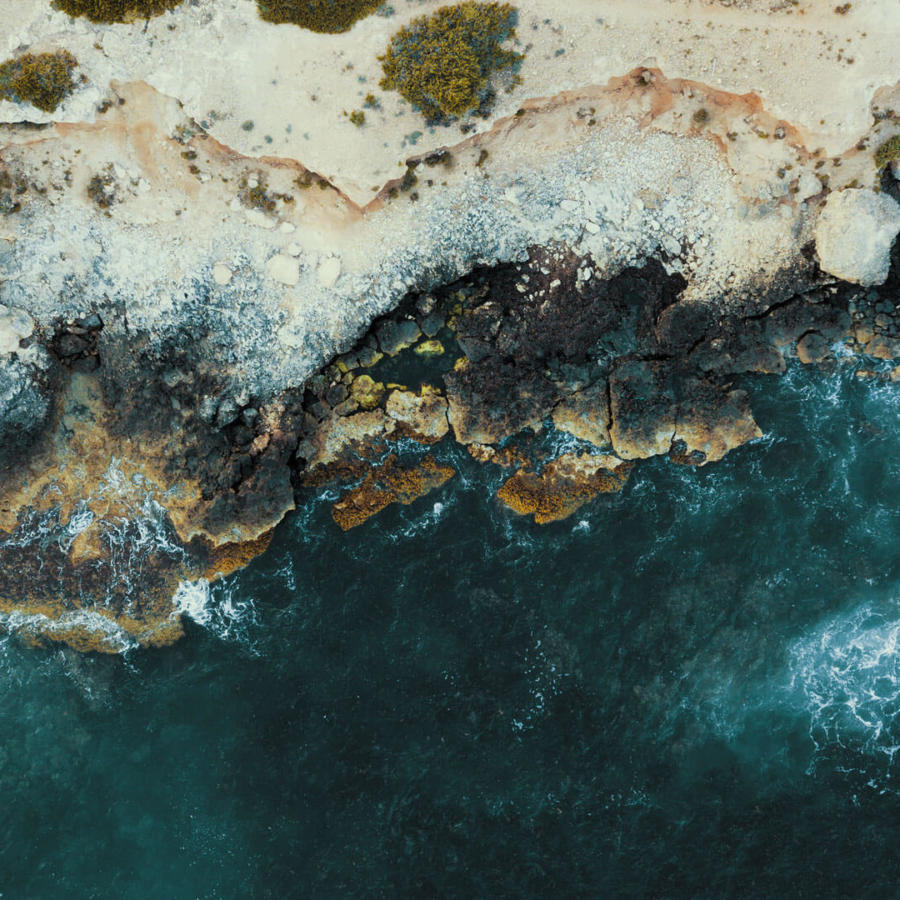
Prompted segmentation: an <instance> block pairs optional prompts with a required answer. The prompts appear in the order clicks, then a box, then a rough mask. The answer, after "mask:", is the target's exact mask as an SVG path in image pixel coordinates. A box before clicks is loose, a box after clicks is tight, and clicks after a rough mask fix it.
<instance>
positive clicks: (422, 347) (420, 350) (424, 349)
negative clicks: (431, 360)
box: [413, 339, 444, 357]
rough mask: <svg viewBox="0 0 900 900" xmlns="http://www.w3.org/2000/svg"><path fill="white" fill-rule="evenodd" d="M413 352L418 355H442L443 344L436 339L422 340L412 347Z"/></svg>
mask: <svg viewBox="0 0 900 900" xmlns="http://www.w3.org/2000/svg"><path fill="white" fill-rule="evenodd" d="M413 352H414V353H416V354H418V355H419V356H425V357H432V356H442V355H443V353H444V345H443V344H442V343H441V342H440V341H438V340H434V339H432V340H430V341H422V343H421V344H417V345H416V347H415V348H414V351H413Z"/></svg>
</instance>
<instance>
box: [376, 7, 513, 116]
mask: <svg viewBox="0 0 900 900" xmlns="http://www.w3.org/2000/svg"><path fill="white" fill-rule="evenodd" d="M515 21H516V10H515V7H513V6H510V5H509V4H508V3H502V4H501V3H476V2H474V0H467V2H465V3H459V4H457V5H456V6H444V7H441V8H440V9H439V10H437V11H436V12H434V13H432V14H431V15H430V16H420V17H419V18H417V19H413V20H412V22H410V23H409V25H407V26H406V27H405V28H401V29H400V31H398V32H397V33H396V34H395V35H394V37H393V38H392V39H391V43H390V45H389V46H388V49H387V52H386V53H385V55H384V56H382V57H381V66H382V69H383V70H384V78H382V79H381V82H380V84H381V87H382V88H384V89H385V90H395V91H399V92H400V94H401V95H402V96H403V97H404V98H406V99H407V100H408V101H409V102H410V103H412V105H413V106H415V107H416V108H417V109H419V110H420V111H421V112H422V113H423V114H424V115H425V116H426V118H428V119H430V120H432V121H447V120H449V119H451V118H455V117H457V116H461V115H463V114H464V113H467V112H469V111H470V110H473V109H477V108H478V107H480V106H483V105H484V104H485V102H489V99H490V97H491V87H490V79H491V76H492V75H494V74H495V73H498V72H503V71H506V72H509V71H511V70H512V69H513V68H514V67H515V66H517V65H518V64H519V63H520V62H521V61H522V59H524V57H523V56H522V54H520V53H515V52H514V51H512V50H504V49H503V48H502V47H501V44H502V43H503V42H504V41H506V40H509V39H510V38H513V37H515Z"/></svg>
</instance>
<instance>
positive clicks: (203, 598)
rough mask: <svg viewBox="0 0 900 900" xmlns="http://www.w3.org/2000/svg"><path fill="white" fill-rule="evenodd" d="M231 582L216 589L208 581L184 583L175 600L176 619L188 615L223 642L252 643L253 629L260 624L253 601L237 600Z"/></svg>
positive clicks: (221, 584) (202, 579)
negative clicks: (251, 633) (251, 631)
mask: <svg viewBox="0 0 900 900" xmlns="http://www.w3.org/2000/svg"><path fill="white" fill-rule="evenodd" d="M235 594H236V589H235V587H234V585H233V584H232V583H231V582H220V583H219V584H217V585H216V586H215V588H213V586H212V585H211V584H210V583H209V581H207V580H206V579H205V578H200V579H198V580H197V581H182V582H181V583H180V584H179V585H178V588H177V589H176V591H175V595H174V596H173V597H172V606H173V612H172V615H173V616H182V615H183V616H187V617H188V618H189V619H191V621H193V622H195V623H196V624H197V625H200V626H202V627H203V628H205V629H206V630H207V631H209V632H210V633H211V634H214V635H215V636H216V637H217V638H218V639H219V640H221V641H236V642H238V643H242V644H248V645H249V644H250V643H251V642H250V628H251V627H252V626H254V625H256V624H257V611H256V604H255V603H254V602H253V600H252V598H249V597H244V598H241V599H237V598H236V596H235Z"/></svg>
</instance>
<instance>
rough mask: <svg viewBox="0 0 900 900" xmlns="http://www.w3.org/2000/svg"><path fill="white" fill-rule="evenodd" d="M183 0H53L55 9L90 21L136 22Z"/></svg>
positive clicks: (173, 7)
mask: <svg viewBox="0 0 900 900" xmlns="http://www.w3.org/2000/svg"><path fill="white" fill-rule="evenodd" d="M183 2H184V0H53V5H54V6H55V7H56V8H57V9H61V10H62V11H63V12H65V13H68V14H69V15H70V16H84V17H85V18H87V19H90V20H91V21H92V22H102V23H104V24H112V23H113V22H137V21H140V20H141V19H150V18H152V17H153V16H158V15H161V14H162V13H164V12H166V11H167V10H170V9H175V7H176V6H180V5H181V4H182V3H183Z"/></svg>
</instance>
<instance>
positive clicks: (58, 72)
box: [0, 50, 78, 112]
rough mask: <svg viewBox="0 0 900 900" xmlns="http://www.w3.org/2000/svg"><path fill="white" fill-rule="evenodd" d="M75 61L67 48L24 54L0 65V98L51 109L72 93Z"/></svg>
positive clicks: (44, 109)
mask: <svg viewBox="0 0 900 900" xmlns="http://www.w3.org/2000/svg"><path fill="white" fill-rule="evenodd" d="M77 66H78V61H77V60H76V59H75V57H74V56H72V54H71V53H69V52H67V51H66V50H59V51H57V52H56V53H39V54H37V55H35V54H33V53H26V54H25V55H24V56H18V57H16V58H15V59H8V60H7V61H6V62H5V63H2V64H0V98H2V99H4V100H12V101H13V102H14V103H30V104H31V105H32V106H36V107H37V108H38V109H42V110H43V111H44V112H53V111H54V110H55V109H56V107H57V106H59V104H60V103H61V102H62V101H63V100H64V99H65V98H66V97H67V96H68V95H69V94H71V93H72V89H73V88H74V87H75V83H74V81H73V80H72V73H73V72H74V71H75V69H76V67H77Z"/></svg>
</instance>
